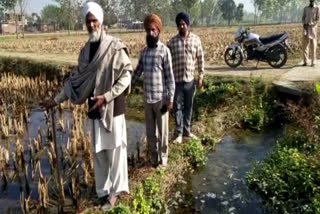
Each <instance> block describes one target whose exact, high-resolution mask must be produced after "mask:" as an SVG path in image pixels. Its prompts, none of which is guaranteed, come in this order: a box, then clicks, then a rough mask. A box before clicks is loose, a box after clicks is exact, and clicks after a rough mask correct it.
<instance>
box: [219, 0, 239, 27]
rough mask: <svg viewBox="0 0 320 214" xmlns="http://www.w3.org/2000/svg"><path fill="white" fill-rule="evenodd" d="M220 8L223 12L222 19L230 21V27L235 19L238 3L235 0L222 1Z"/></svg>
mask: <svg viewBox="0 0 320 214" xmlns="http://www.w3.org/2000/svg"><path fill="white" fill-rule="evenodd" d="M218 4H219V7H220V10H221V12H222V17H223V19H224V20H227V21H228V25H230V22H231V20H233V19H234V18H235V11H236V3H234V1H233V0H220V1H219V3H218Z"/></svg>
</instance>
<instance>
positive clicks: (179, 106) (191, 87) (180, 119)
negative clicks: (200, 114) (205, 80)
mask: <svg viewBox="0 0 320 214" xmlns="http://www.w3.org/2000/svg"><path fill="white" fill-rule="evenodd" d="M195 92H196V84H195V81H194V80H192V81H191V82H179V83H176V90H175V95H174V102H173V112H174V118H175V123H176V127H175V135H176V136H182V135H184V136H189V135H190V133H191V118H192V106H193V99H194V95H195Z"/></svg>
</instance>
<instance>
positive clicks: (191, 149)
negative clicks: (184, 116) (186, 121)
mask: <svg viewBox="0 0 320 214" xmlns="http://www.w3.org/2000/svg"><path fill="white" fill-rule="evenodd" d="M185 155H186V157H187V158H188V160H189V162H190V164H191V165H192V166H193V167H194V168H199V167H202V166H204V165H205V163H206V160H207V158H206V156H205V150H204V147H203V145H202V143H201V140H200V139H196V138H191V139H190V140H189V142H188V144H187V145H186V147H185Z"/></svg>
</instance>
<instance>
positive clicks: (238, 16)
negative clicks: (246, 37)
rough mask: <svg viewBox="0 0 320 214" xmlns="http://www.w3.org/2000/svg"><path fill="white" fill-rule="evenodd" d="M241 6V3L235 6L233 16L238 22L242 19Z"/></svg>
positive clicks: (242, 6)
mask: <svg viewBox="0 0 320 214" xmlns="http://www.w3.org/2000/svg"><path fill="white" fill-rule="evenodd" d="M243 8H244V5H243V4H242V3H240V4H239V5H238V7H237V10H236V14H235V18H236V20H237V21H238V22H241V21H242V19H243Z"/></svg>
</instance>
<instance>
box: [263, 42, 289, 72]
mask: <svg viewBox="0 0 320 214" xmlns="http://www.w3.org/2000/svg"><path fill="white" fill-rule="evenodd" d="M287 60H288V52H287V50H286V49H285V48H284V47H282V46H280V45H277V46H274V47H272V48H270V49H269V50H268V52H267V62H268V64H269V65H270V66H271V67H273V68H281V67H282V66H284V65H285V64H286V62H287Z"/></svg>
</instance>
